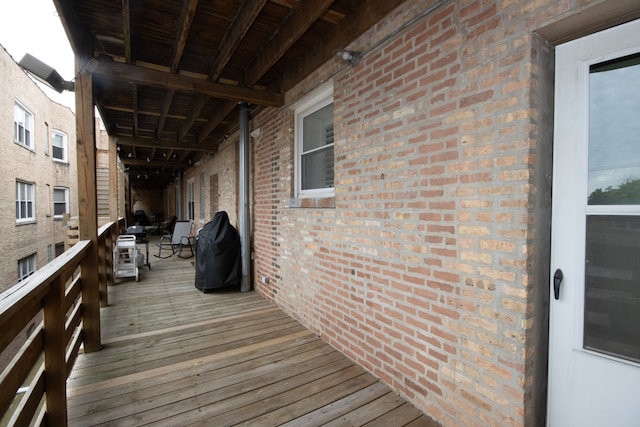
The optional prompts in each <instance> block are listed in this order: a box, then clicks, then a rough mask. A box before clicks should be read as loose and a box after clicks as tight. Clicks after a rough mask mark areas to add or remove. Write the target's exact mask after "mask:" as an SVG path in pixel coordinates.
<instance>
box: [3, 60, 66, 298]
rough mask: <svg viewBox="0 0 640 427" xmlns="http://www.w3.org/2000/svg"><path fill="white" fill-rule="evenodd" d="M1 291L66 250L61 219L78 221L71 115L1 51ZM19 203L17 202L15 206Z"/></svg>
mask: <svg viewBox="0 0 640 427" xmlns="http://www.w3.org/2000/svg"><path fill="white" fill-rule="evenodd" d="M0 77H1V78H0V93H2V99H1V101H0V129H2V132H0V146H2V147H4V151H3V161H2V163H1V164H0V176H2V184H1V185H0V200H2V202H1V203H0V236H1V239H0V249H1V251H2V257H1V258H0V291H3V290H6V289H8V288H9V287H11V286H13V285H15V284H16V283H18V281H19V280H20V276H19V275H21V276H22V277H25V276H26V275H28V274H29V272H31V271H33V269H34V268H40V267H42V266H43V265H45V264H46V263H47V262H49V261H50V260H51V259H53V258H55V257H56V255H57V254H59V253H61V252H62V251H63V250H64V239H63V221H62V213H64V212H68V213H70V214H71V215H72V216H74V215H78V208H77V206H78V204H77V185H78V184H77V181H78V179H77V173H76V170H77V168H76V151H75V144H74V141H75V129H76V128H75V115H74V114H73V112H72V111H71V110H70V109H69V108H67V107H65V106H62V105H60V104H57V103H55V102H53V101H52V100H51V99H49V97H47V95H46V94H45V93H44V92H43V91H42V90H41V89H40V88H39V87H38V85H37V84H36V83H34V82H33V80H31V78H30V77H29V76H28V75H27V74H26V73H25V72H24V71H23V70H22V68H20V67H19V66H18V64H17V63H16V61H15V60H14V58H12V57H11V56H10V55H9V54H8V53H7V51H6V50H5V49H4V48H0ZM17 199H18V200H17Z"/></svg>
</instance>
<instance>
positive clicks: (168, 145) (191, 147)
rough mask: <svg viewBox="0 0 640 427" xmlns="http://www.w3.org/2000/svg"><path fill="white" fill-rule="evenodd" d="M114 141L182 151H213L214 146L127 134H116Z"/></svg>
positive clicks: (124, 144) (135, 145) (121, 143)
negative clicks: (128, 135)
mask: <svg viewBox="0 0 640 427" xmlns="http://www.w3.org/2000/svg"><path fill="white" fill-rule="evenodd" d="M113 142H114V143H115V144H118V145H122V146H127V147H134V149H135V147H141V148H158V149H162V150H180V151H184V150H186V151H211V150H212V149H213V147H208V146H207V145H205V144H197V143H187V142H179V143H177V142H175V141H165V140H160V141H159V140H156V139H146V138H132V137H127V136H114V137H113Z"/></svg>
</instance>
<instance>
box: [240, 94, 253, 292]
mask: <svg viewBox="0 0 640 427" xmlns="http://www.w3.org/2000/svg"><path fill="white" fill-rule="evenodd" d="M249 140H250V136H249V104H248V103H246V102H241V103H240V159H239V160H240V161H239V163H240V165H239V166H240V168H239V172H240V177H239V178H240V185H239V187H240V200H239V204H240V219H239V221H240V224H239V226H238V231H239V232H240V251H241V258H242V281H241V282H240V291H242V292H248V291H250V290H251V281H250V274H249V271H250V265H251V250H250V248H251V239H250V236H249Z"/></svg>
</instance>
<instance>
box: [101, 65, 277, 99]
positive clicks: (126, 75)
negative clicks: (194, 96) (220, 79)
mask: <svg viewBox="0 0 640 427" xmlns="http://www.w3.org/2000/svg"><path fill="white" fill-rule="evenodd" d="M94 76H97V77H101V78H104V79H106V80H117V81H122V82H126V83H134V84H141V85H145V86H151V87H159V88H163V89H173V90H176V91H184V92H190V93H201V94H204V95H208V96H211V97H215V98H223V99H229V100H233V101H238V102H240V101H245V102H250V103H253V104H258V105H268V106H272V107H279V106H281V105H283V104H284V96H283V95H282V94H279V93H275V92H269V91H261V90H256V89H251V88H248V87H241V86H232V85H225V84H222V83H216V82H212V81H208V80H204V79H199V78H196V77H189V76H183V75H179V74H173V73H169V72H166V71H159V70H152V69H149V68H143V67H139V66H135V65H129V64H122V63H118V62H113V61H109V60H101V61H100V64H99V65H98V67H97V69H96V70H95V71H94Z"/></svg>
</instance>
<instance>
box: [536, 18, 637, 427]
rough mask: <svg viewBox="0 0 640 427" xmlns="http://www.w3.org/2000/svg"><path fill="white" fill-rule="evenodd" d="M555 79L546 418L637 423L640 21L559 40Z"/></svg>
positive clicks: (564, 423)
mask: <svg viewBox="0 0 640 427" xmlns="http://www.w3.org/2000/svg"><path fill="white" fill-rule="evenodd" d="M555 84H556V89H555V91H556V98H555V103H556V104H555V112H556V113H555V135H554V176H553V209H552V236H551V237H552V248H551V275H552V277H551V284H552V286H551V293H550V305H551V306H550V330H549V394H548V419H547V421H548V422H547V424H548V426H553V427H572V426H581V427H584V426H616V427H624V426H634V427H637V426H640V21H635V22H632V23H629V24H625V25H622V26H619V27H615V28H612V29H609V30H606V31H603V32H600V33H596V34H594V35H591V36H588V37H584V38H582V39H579V40H575V41H572V42H569V43H566V44H564V45H561V46H558V48H557V50H556V80H555ZM560 271H562V274H560ZM554 276H555V277H556V278H557V280H556V281H558V282H559V283H560V287H559V295H558V297H557V298H556V295H555V294H554V286H553V285H554ZM560 276H561V277H562V279H561V280H560Z"/></svg>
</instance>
